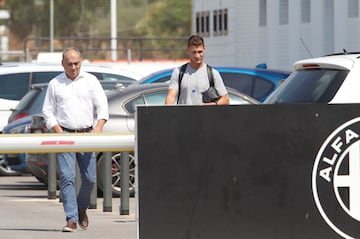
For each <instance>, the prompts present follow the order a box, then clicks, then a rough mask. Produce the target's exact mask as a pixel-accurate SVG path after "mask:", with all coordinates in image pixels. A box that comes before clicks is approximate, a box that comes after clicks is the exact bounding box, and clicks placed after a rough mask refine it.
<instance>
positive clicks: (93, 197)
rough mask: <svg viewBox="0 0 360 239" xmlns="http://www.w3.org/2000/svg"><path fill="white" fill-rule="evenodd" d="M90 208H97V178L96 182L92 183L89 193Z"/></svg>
mask: <svg viewBox="0 0 360 239" xmlns="http://www.w3.org/2000/svg"><path fill="white" fill-rule="evenodd" d="M89 208H90V209H96V208H97V180H96V183H95V185H94V188H93V190H92V192H91V195H90V205H89Z"/></svg>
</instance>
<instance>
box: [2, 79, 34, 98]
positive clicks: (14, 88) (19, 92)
mask: <svg viewBox="0 0 360 239" xmlns="http://www.w3.org/2000/svg"><path fill="white" fill-rule="evenodd" d="M0 83H1V87H0V98H4V99H8V100H20V99H21V98H22V97H23V96H24V95H25V94H26V93H27V92H28V90H29V87H30V83H29V73H16V74H4V75H0Z"/></svg>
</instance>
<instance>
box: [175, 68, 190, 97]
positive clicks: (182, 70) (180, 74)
mask: <svg viewBox="0 0 360 239" xmlns="http://www.w3.org/2000/svg"><path fill="white" fill-rule="evenodd" d="M188 64H189V63H185V64H184V65H182V66H181V67H180V72H179V90H178V94H177V103H179V98H180V92H181V81H182V78H183V76H184V74H185V71H186V67H187V66H188Z"/></svg>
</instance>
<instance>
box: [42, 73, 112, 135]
mask: <svg viewBox="0 0 360 239" xmlns="http://www.w3.org/2000/svg"><path fill="white" fill-rule="evenodd" d="M43 113H44V115H45V120H46V126H47V127H48V128H49V129H51V128H52V127H54V126H55V125H57V124H59V125H60V126H63V127H65V128H69V129H84V128H88V127H90V126H93V124H94V123H95V121H97V120H99V119H105V120H108V118H109V112H108V103H107V98H106V95H105V92H104V90H103V88H102V86H101V84H100V82H99V80H98V79H97V78H96V77H95V76H94V75H92V74H90V73H87V72H83V71H80V74H79V76H78V77H77V78H76V79H75V80H71V79H69V78H67V76H66V74H65V73H62V74H60V75H58V76H57V77H55V78H54V79H52V80H51V81H50V82H49V85H48V89H47V92H46V96H45V101H44V105H43Z"/></svg>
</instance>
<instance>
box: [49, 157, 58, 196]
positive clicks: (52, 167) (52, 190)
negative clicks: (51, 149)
mask: <svg viewBox="0 0 360 239" xmlns="http://www.w3.org/2000/svg"><path fill="white" fill-rule="evenodd" d="M56 181H57V178H56V153H50V154H49V162H48V199H56V186H57V185H56V184H57V183H56Z"/></svg>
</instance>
